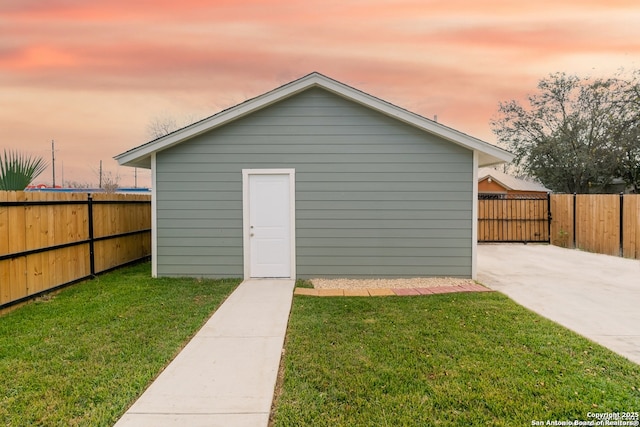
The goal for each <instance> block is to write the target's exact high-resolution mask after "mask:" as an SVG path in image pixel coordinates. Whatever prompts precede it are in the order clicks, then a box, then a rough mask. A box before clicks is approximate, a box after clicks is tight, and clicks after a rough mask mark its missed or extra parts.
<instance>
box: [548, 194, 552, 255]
mask: <svg viewBox="0 0 640 427" xmlns="http://www.w3.org/2000/svg"><path fill="white" fill-rule="evenodd" d="M552 219H553V217H552V216H551V192H550V191H549V192H547V236H548V240H547V243H549V244H551V220H552Z"/></svg>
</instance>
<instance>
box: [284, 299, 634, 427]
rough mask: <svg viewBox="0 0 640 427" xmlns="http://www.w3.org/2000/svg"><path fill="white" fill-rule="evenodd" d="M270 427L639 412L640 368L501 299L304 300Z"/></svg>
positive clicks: (518, 421) (503, 421)
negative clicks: (271, 426)
mask: <svg viewBox="0 0 640 427" xmlns="http://www.w3.org/2000/svg"><path fill="white" fill-rule="evenodd" d="M283 370H284V372H283V375H284V378H283V380H282V381H281V384H280V386H279V390H278V395H277V397H276V402H275V405H274V412H273V414H272V425H273V426H292V425H313V426H374V425H375V426H415V425H420V426H459V425H478V426H480V425H482V426H484V425H493V426H525V425H532V422H533V421H545V422H546V421H547V420H571V421H573V420H576V419H577V420H593V418H591V419H589V418H588V417H587V413H588V412H623V411H627V412H628V411H637V410H638V408H640V367H639V366H638V365H636V364H633V363H631V362H629V361H627V360H626V359H624V358H622V357H620V356H617V355H616V354H614V353H612V352H610V351H609V350H607V349H605V348H603V347H601V346H599V345H596V344H594V343H592V342H591V341H589V340H586V339H584V338H582V337H580V336H578V335H576V334H574V333H572V332H570V331H568V330H566V329H564V328H562V327H560V326H558V325H556V324H554V323H553V322H550V321H547V320H546V319H543V318H541V317H539V316H537V315H535V314H533V313H531V312H529V311H528V310H526V309H524V308H522V307H521V306H519V305H517V304H515V303H513V302H512V301H511V300H509V299H508V298H506V297H504V296H502V295H500V294H498V293H468V294H449V295H438V296H430V297H387V298H317V297H305V296H296V297H295V298H294V304H293V308H292V313H291V318H290V322H289V330H288V334H287V341H286V345H285V356H284V359H283Z"/></svg>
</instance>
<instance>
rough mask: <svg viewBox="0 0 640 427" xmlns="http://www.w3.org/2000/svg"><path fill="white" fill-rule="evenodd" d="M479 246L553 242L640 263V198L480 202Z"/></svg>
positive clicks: (566, 197) (609, 196) (555, 196)
mask: <svg viewBox="0 0 640 427" xmlns="http://www.w3.org/2000/svg"><path fill="white" fill-rule="evenodd" d="M478 241H479V242H549V243H551V244H553V245H556V246H563V247H567V248H578V249H582V250H585V251H589V252H597V253H602V254H607V255H616V256H624V257H626V258H636V259H640V195H638V194H625V195H622V194H619V195H616V194H578V195H575V194H552V195H550V196H548V198H544V199H540V198H538V199H536V198H519V199H507V198H504V199H495V200H484V199H480V200H478Z"/></svg>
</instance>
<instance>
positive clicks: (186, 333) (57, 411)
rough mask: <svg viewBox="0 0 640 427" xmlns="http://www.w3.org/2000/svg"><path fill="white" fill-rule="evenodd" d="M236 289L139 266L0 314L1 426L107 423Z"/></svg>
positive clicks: (232, 284)
mask: <svg viewBox="0 0 640 427" xmlns="http://www.w3.org/2000/svg"><path fill="white" fill-rule="evenodd" d="M238 283H239V280H224V281H219V280H218V281H214V280H196V279H152V278H151V277H150V268H149V264H140V265H136V266H133V267H127V268H123V269H120V270H116V271H114V272H111V273H108V274H105V275H103V276H99V277H98V278H96V279H94V280H91V281H87V282H84V283H80V284H77V285H73V286H71V287H69V288H67V289H65V290H64V291H62V292H61V293H59V294H57V295H55V296H53V297H50V298H48V299H43V300H41V301H39V302H35V303H32V304H28V305H26V306H24V307H20V308H19V309H17V310H15V311H13V312H11V313H9V314H6V315H4V316H0V425H6V426H31V425H43V426H68V425H82V426H111V425H113V423H114V422H115V421H116V420H117V419H118V418H119V417H120V415H122V414H123V413H124V411H125V410H126V409H127V407H128V406H129V405H131V404H132V403H133V402H134V401H135V399H136V398H137V397H138V396H139V395H140V393H141V392H142V391H144V389H145V388H146V386H147V385H148V384H149V383H150V382H151V380H152V379H153V378H154V377H155V376H156V375H158V373H159V372H160V371H161V370H162V368H163V367H164V366H166V365H167V363H168V362H169V361H170V360H171V359H173V357H175V355H176V354H177V353H178V352H179V351H180V349H181V348H182V347H183V346H184V344H186V342H187V341H188V340H189V339H190V338H191V337H192V336H193V334H195V332H196V331H197V330H198V329H199V328H200V327H201V326H202V325H203V324H204V322H205V321H206V320H207V318H208V317H209V316H210V315H211V314H212V313H213V312H214V311H215V309H216V308H217V307H218V306H219V305H220V304H221V303H222V302H223V301H224V299H225V298H226V297H227V296H228V295H229V294H230V293H231V292H232V291H233V289H235V287H236V286H237V284H238Z"/></svg>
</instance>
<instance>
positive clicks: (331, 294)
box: [318, 289, 344, 297]
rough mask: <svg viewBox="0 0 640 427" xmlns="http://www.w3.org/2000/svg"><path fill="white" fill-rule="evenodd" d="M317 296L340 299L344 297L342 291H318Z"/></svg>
mask: <svg viewBox="0 0 640 427" xmlns="http://www.w3.org/2000/svg"><path fill="white" fill-rule="evenodd" d="M318 296H320V297H342V296H344V290H343V289H318Z"/></svg>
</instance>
